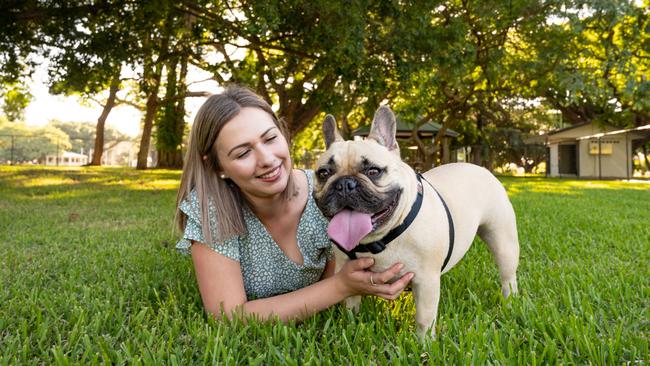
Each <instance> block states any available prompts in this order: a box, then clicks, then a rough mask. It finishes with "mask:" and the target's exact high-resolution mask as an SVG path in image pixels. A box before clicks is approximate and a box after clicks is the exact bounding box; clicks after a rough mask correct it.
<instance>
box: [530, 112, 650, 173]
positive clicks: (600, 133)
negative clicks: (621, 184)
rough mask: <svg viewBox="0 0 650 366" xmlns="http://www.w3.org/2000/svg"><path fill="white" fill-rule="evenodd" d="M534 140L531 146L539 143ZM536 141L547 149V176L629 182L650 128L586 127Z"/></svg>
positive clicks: (587, 125)
mask: <svg viewBox="0 0 650 366" xmlns="http://www.w3.org/2000/svg"><path fill="white" fill-rule="evenodd" d="M532 140H533V139H529V140H528V141H527V142H535V141H532ZM534 140H536V141H537V142H543V143H544V144H546V146H547V149H548V150H547V151H548V156H547V163H546V166H547V169H546V175H547V176H550V177H565V176H569V177H571V176H574V177H581V178H627V179H629V178H631V177H632V176H633V168H634V167H633V163H632V162H633V156H632V154H633V152H634V147H635V146H637V145H638V144H640V143H642V142H644V141H646V142H647V141H648V140H650V125H645V126H641V127H636V128H631V129H617V128H615V127H612V126H601V125H598V124H596V123H583V124H578V125H574V126H570V127H566V128H562V129H559V130H555V131H551V132H548V133H547V134H545V135H540V136H536V137H535V138H534Z"/></svg>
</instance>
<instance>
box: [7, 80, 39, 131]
mask: <svg viewBox="0 0 650 366" xmlns="http://www.w3.org/2000/svg"><path fill="white" fill-rule="evenodd" d="M0 98H2V99H3V103H2V111H3V112H4V114H5V116H7V119H9V121H12V122H15V121H23V120H24V116H25V108H27V105H29V103H30V102H31V101H32V98H33V96H32V95H31V93H30V92H29V90H27V89H26V88H25V87H24V86H23V85H21V84H13V85H4V87H3V88H1V89H0Z"/></svg>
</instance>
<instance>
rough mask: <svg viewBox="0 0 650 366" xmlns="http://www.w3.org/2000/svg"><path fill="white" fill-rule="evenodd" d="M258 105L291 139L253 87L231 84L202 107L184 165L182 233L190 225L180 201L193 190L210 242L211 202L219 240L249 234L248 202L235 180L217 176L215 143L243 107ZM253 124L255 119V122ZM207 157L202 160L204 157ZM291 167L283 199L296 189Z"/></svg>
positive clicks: (180, 194) (180, 196)
mask: <svg viewBox="0 0 650 366" xmlns="http://www.w3.org/2000/svg"><path fill="white" fill-rule="evenodd" d="M246 107H252V108H259V109H261V110H263V111H265V112H266V113H268V114H269V115H270V116H271V118H272V119H273V122H274V123H275V125H276V126H278V129H279V130H280V131H281V133H282V134H283V135H284V137H285V138H286V139H287V142H288V141H289V136H287V133H286V128H285V126H284V124H283V122H282V121H281V120H280V119H278V118H277V116H276V115H275V113H274V112H273V109H271V106H270V105H269V104H268V103H267V102H266V101H265V100H264V99H262V98H261V97H260V96H258V95H257V94H255V92H253V91H252V90H250V89H248V88H245V87H242V86H230V87H228V88H226V90H224V91H223V92H222V93H220V94H214V95H212V96H210V97H209V98H208V99H207V100H206V101H205V103H203V105H202V106H201V108H200V109H199V111H198V113H197V114H196V118H194V124H193V125H192V130H191V132H190V138H189V143H188V147H187V153H186V154H185V161H184V164H183V174H182V175H181V185H180V188H179V189H178V194H177V196H176V224H177V225H178V228H179V229H180V230H181V232H183V231H184V230H185V226H186V225H187V215H186V214H185V213H184V212H182V211H181V210H180V207H179V206H180V204H181V202H182V201H183V200H185V199H188V200H189V199H190V194H191V192H192V190H195V191H196V195H197V198H198V201H199V209H200V217H201V228H202V230H203V238H204V239H205V240H206V243H204V244H208V245H211V244H212V242H213V240H212V239H213V235H212V233H213V231H212V229H213V228H212V227H211V223H210V220H209V217H210V216H209V214H208V210H209V207H210V205H209V204H210V203H212V204H213V205H214V208H215V212H214V213H215V215H216V219H217V227H216V228H215V229H216V238H215V239H216V241H217V242H223V241H224V240H227V239H230V238H233V237H235V236H241V235H246V234H247V233H248V230H247V229H246V223H245V221H244V215H243V210H242V208H243V205H245V204H247V203H246V201H245V199H244V197H243V195H242V193H241V192H240V190H239V187H237V186H236V185H235V184H234V183H232V182H230V181H226V180H224V179H221V178H219V177H218V174H217V172H218V171H219V170H220V167H219V160H218V158H217V154H216V149H215V148H214V144H215V142H216V141H217V137H218V136H219V133H220V132H221V129H222V128H223V126H224V125H225V124H226V123H228V122H229V121H230V120H232V119H233V118H235V116H237V115H238V114H239V112H240V111H241V109H242V108H246ZM252 123H254V122H252ZM204 156H205V157H207V158H206V159H203V157H204ZM292 176H293V174H291V169H290V170H289V181H288V183H287V187H286V189H285V191H284V192H283V198H284V199H289V198H290V197H291V196H293V193H294V191H295V187H294V182H293V178H292Z"/></svg>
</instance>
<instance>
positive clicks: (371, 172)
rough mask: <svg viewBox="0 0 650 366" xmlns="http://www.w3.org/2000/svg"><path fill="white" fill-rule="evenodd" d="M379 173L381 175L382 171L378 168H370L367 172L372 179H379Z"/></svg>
mask: <svg viewBox="0 0 650 366" xmlns="http://www.w3.org/2000/svg"><path fill="white" fill-rule="evenodd" d="M379 173H381V170H379V169H378V168H368V170H366V175H367V176H369V177H371V178H372V177H378V176H379Z"/></svg>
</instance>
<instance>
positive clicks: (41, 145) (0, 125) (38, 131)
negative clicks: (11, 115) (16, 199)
mask: <svg viewBox="0 0 650 366" xmlns="http://www.w3.org/2000/svg"><path fill="white" fill-rule="evenodd" d="M71 146H72V145H71V144H70V139H69V137H68V135H66V133H65V132H63V131H62V130H60V129H58V128H56V127H54V126H50V125H47V126H44V127H39V128H34V127H32V126H26V125H25V124H24V123H22V122H8V121H7V120H6V119H0V161H1V162H2V163H3V164H4V163H6V162H11V163H29V162H34V161H37V160H42V159H43V158H44V157H45V156H46V155H56V154H57V152H60V153H62V152H63V151H64V150H69V149H70V148H71ZM12 157H13V161H11V160H12Z"/></svg>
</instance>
